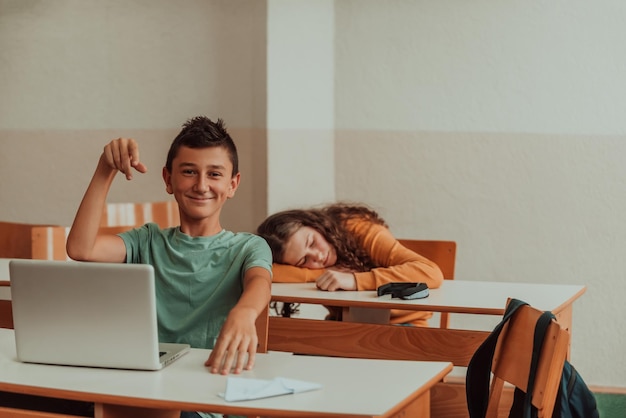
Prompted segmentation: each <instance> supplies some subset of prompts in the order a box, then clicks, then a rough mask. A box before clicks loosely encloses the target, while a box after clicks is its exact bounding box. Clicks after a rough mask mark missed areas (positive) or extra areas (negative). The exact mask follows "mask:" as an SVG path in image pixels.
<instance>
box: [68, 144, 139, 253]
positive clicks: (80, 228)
mask: <svg viewBox="0 0 626 418" xmlns="http://www.w3.org/2000/svg"><path fill="white" fill-rule="evenodd" d="M132 168H134V169H136V170H137V171H139V172H142V173H144V172H145V171H146V167H145V166H144V165H143V164H142V163H140V162H139V148H138V146H137V143H136V142H135V141H134V140H132V139H122V138H120V139H115V140H113V141H111V142H110V143H109V144H107V145H106V146H105V147H104V152H103V153H102V155H101V156H100V159H99V161H98V165H97V167H96V171H95V173H94V175H93V177H92V179H91V182H90V183H89V186H88V187H87V191H86V192H85V195H84V196H83V200H82V201H81V203H80V206H79V208H78V211H77V212H76V217H75V218H74V222H73V224H72V228H71V229H70V233H69V235H68V237H67V244H66V250H67V254H68V255H69V256H70V258H72V259H74V260H80V261H106V262H124V261H125V260H126V247H125V245H124V242H123V241H122V239H121V238H120V237H118V236H117V235H98V229H99V227H100V218H101V217H102V212H103V210H104V205H105V203H106V197H107V194H108V192H109V189H110V188H111V184H112V183H113V179H114V178H115V175H116V174H117V172H118V171H121V172H123V173H124V174H125V175H126V178H127V179H129V180H130V179H131V178H132Z"/></svg>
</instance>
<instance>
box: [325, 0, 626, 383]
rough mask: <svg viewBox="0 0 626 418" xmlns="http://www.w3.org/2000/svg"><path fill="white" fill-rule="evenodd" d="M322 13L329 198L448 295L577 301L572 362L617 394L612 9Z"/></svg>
mask: <svg viewBox="0 0 626 418" xmlns="http://www.w3.org/2000/svg"><path fill="white" fill-rule="evenodd" d="M335 4H336V9H335V18H336V26H335V31H336V44H335V48H336V55H335V57H336V77H335V85H336V128H337V129H336V132H335V136H336V141H335V146H336V148H335V155H336V181H337V183H336V190H337V197H338V198H339V199H348V200H356V201H364V202H367V203H370V204H371V205H372V206H374V207H375V208H377V209H379V210H380V212H381V213H382V214H383V215H384V216H385V218H386V219H387V220H388V221H389V223H390V225H391V229H392V231H393V232H394V233H395V234H396V235H397V236H403V237H418V238H426V239H451V240H455V241H457V243H458V253H457V260H458V262H457V263H458V264H457V270H456V277H457V278H458V279H463V280H501V281H516V282H540V283H541V282H545V283H573V284H585V285H587V286H588V290H587V293H586V294H585V295H584V296H583V297H582V298H581V300H579V301H577V302H576V303H575V305H574V323H575V328H574V333H573V341H572V362H573V364H574V365H575V366H576V367H577V368H578V369H579V370H580V372H581V374H582V375H583V377H584V378H585V380H586V381H588V382H591V383H593V384H596V385H607V386H621V387H625V386H626V369H625V368H624V367H621V366H618V367H616V365H623V364H624V361H625V360H626V354H625V351H624V346H626V336H625V335H626V334H624V333H623V332H622V331H621V326H622V325H623V324H624V320H625V319H624V318H626V304H624V302H623V301H624V297H625V296H626V273H625V272H626V257H624V256H623V253H624V249H625V248H626V218H625V216H624V214H625V213H626V164H624V157H623V156H624V155H626V122H625V121H626V119H625V118H624V115H626V94H625V93H626V90H625V89H624V76H623V68H624V67H625V66H626V55H625V54H624V47H623V44H622V43H621V42H619V41H618V40H619V39H623V38H624V37H625V36H626V26H624V25H623V22H624V21H625V19H626V6H625V5H624V3H623V2H620V1H616V0H602V1H597V2H593V3H590V2H586V1H582V0H577V1H571V2H567V5H565V4H564V3H561V2H548V1H530V2H528V1H508V2H495V1H487V0H478V1H471V2H449V1H438V2H431V1H382V2H381V1H375V0H364V1H362V0H343V1H338V2H336V3H335ZM468 297H471V295H468ZM457 319H458V318H457ZM461 320H466V318H461ZM462 322H463V321H455V318H453V321H452V323H453V325H457V324H460V323H461V324H462Z"/></svg>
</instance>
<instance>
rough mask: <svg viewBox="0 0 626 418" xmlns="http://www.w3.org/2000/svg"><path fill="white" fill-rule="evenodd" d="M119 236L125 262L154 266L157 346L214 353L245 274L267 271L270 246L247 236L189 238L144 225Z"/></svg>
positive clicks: (222, 234) (176, 231) (227, 234)
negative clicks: (254, 269) (253, 269)
mask: <svg viewBox="0 0 626 418" xmlns="http://www.w3.org/2000/svg"><path fill="white" fill-rule="evenodd" d="M119 235H120V237H122V239H123V240H124V243H125V244H126V262H127V263H136V264H151V265H152V266H153V267H154V272H155V287H156V299H157V318H158V325H159V341H161V342H166V343H187V344H189V345H191V346H192V347H194V348H213V346H214V344H215V341H216V339H217V336H218V335H219V332H220V329H221V328H222V325H223V324H224V321H225V320H226V317H227V315H228V313H229V312H230V310H231V309H232V308H233V307H234V306H235V304H236V303H237V301H238V300H239V297H240V296H241V293H242V292H243V277H244V274H245V272H246V271H247V270H248V269H249V268H251V267H262V268H265V269H267V270H269V271H270V272H271V271H272V270H271V269H272V253H271V250H270V248H269V246H268V245H267V243H266V242H265V240H264V239H263V238H261V237H259V236H257V235H253V234H249V233H236V234H235V233H233V232H229V231H226V230H222V231H221V232H219V233H218V234H216V235H213V236H210V237H191V236H189V235H186V234H184V233H182V232H181V231H180V228H179V227H176V228H167V229H160V228H159V226H158V225H157V224H154V223H149V224H146V225H144V226H142V227H139V228H136V229H133V230H130V231H127V232H123V233H121V234H119Z"/></svg>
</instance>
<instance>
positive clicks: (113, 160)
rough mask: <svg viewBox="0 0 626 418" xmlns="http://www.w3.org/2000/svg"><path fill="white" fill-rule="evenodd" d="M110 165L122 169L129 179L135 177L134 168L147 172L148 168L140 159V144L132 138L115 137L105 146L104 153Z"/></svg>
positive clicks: (104, 157)
mask: <svg viewBox="0 0 626 418" xmlns="http://www.w3.org/2000/svg"><path fill="white" fill-rule="evenodd" d="M102 157H103V159H104V161H105V162H106V163H107V165H109V167H111V168H113V169H116V170H118V171H121V172H122V173H124V175H125V176H126V179H127V180H131V179H132V178H133V173H132V171H133V169H135V170H137V171H139V172H140V173H145V172H146V171H148V168H147V167H146V166H145V165H144V164H143V163H142V162H141V161H140V160H139V145H137V141H135V140H134V139H131V138H118V139H114V140H112V141H111V142H109V143H108V144H106V145H105V147H104V152H103V154H102Z"/></svg>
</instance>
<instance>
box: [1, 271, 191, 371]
mask: <svg viewBox="0 0 626 418" xmlns="http://www.w3.org/2000/svg"><path fill="white" fill-rule="evenodd" d="M9 274H10V280H11V299H12V305H13V323H14V328H15V344H16V350H17V357H18V360H20V361H23V362H31V363H47V364H60V365H70V366H89V367H106V368H119V369H139V370H159V369H161V368H163V367H164V366H166V365H167V364H169V363H171V362H172V361H174V360H176V359H177V358H179V357H180V356H182V355H183V354H184V353H186V352H188V351H189V345H187V344H163V343H161V344H159V341H158V331H157V316H156V296H155V288H154V270H153V268H152V266H150V265H146V264H117V263H85V262H74V261H44V260H11V261H10V262H9Z"/></svg>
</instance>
